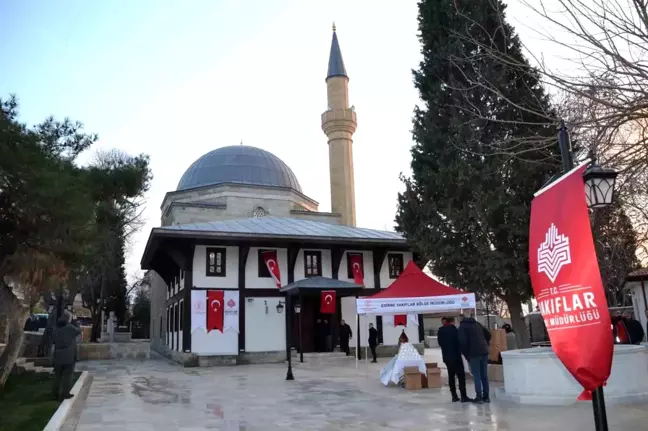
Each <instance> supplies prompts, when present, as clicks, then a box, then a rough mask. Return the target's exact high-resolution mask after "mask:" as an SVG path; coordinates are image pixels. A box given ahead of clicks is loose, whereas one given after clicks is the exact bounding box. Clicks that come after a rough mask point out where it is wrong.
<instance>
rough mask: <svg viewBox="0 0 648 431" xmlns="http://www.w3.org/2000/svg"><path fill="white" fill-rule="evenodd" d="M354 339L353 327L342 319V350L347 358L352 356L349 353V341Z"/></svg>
mask: <svg viewBox="0 0 648 431" xmlns="http://www.w3.org/2000/svg"><path fill="white" fill-rule="evenodd" d="M351 337H353V332H351V327H350V326H349V325H347V323H346V322H345V321H344V319H342V322H340V350H342V351H343V352H344V353H346V355H347V356H349V355H350V352H349V340H350V339H351Z"/></svg>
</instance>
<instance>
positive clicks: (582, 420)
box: [77, 359, 648, 431]
mask: <svg viewBox="0 0 648 431" xmlns="http://www.w3.org/2000/svg"><path fill="white" fill-rule="evenodd" d="M386 362H387V361H386V360H383V361H382V363H379V364H369V365H368V366H367V365H365V363H364V362H362V363H361V364H359V368H358V369H356V367H355V362H354V361H353V362H350V363H347V362H346V361H333V363H331V364H328V365H320V364H306V363H305V364H296V365H295V367H294V374H295V379H296V380H295V381H286V380H285V375H286V367H285V365H283V364H264V365H244V366H236V367H214V368H200V369H196V368H194V369H185V368H182V367H181V366H179V365H174V364H173V363H170V362H169V361H167V360H156V359H151V360H148V361H137V360H122V361H117V360H111V361H96V362H85V363H79V364H78V365H77V368H78V369H79V370H89V371H91V372H92V373H93V375H94V380H93V384H92V388H91V390H90V394H89V397H88V400H87V402H86V405H85V408H84V410H83V412H82V414H81V418H80V420H79V423H78V426H77V430H78V431H95V430H99V429H100V430H102V431H109V430H113V429H121V430H124V429H137V430H143V431H148V430H155V431H165V430H182V431H194V430H205V429H216V430H239V431H240V430H284V429H286V430H288V429H292V430H295V429H301V430H309V431H310V430H372V431H374V430H403V429H406V430H408V431H417V430H421V431H423V430H425V431H430V430H438V431H482V430H490V431H493V430H497V431H546V430H549V429H575V430H590V429H594V425H593V423H592V409H591V405H590V404H588V403H584V404H579V405H576V406H571V407H564V408H559V407H532V406H518V405H514V404H507V403H503V402H498V401H497V400H493V402H492V403H491V404H484V405H467V404H457V403H452V402H451V401H450V395H449V392H448V389H447V387H444V388H441V389H429V390H420V391H406V390H404V389H402V388H395V387H390V388H386V387H384V386H382V385H381V383H380V381H379V379H378V373H379V370H380V368H381V366H384V364H385V363H386ZM468 386H469V387H471V386H472V385H471V384H469V385H468ZM608 419H609V425H610V429H613V430H615V431H625V430H628V431H630V430H632V431H634V430H637V429H644V428H645V424H646V422H648V409H647V408H646V405H615V406H614V407H612V406H610V407H609V408H608Z"/></svg>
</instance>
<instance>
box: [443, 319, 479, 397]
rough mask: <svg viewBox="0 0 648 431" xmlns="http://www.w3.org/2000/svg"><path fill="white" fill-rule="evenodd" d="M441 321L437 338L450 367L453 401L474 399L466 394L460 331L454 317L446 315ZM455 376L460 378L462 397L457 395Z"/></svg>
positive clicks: (449, 378)
mask: <svg viewBox="0 0 648 431" xmlns="http://www.w3.org/2000/svg"><path fill="white" fill-rule="evenodd" d="M441 323H442V324H443V325H442V326H441V327H440V328H439V330H438V331H437V340H438V342H439V347H441V353H442V355H443V363H444V364H446V367H447V368H448V385H450V393H451V394H452V402H453V403H454V402H457V401H461V402H462V403H466V402H470V401H472V400H471V399H470V398H468V395H467V394H466V372H465V370H464V365H463V360H462V359H461V348H460V346H459V331H458V330H457V327H456V326H455V325H454V317H444V318H443V319H441ZM455 377H456V378H457V379H458V380H459V393H460V394H461V398H459V397H458V396H457V387H456V385H455Z"/></svg>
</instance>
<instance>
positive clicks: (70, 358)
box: [52, 311, 81, 401]
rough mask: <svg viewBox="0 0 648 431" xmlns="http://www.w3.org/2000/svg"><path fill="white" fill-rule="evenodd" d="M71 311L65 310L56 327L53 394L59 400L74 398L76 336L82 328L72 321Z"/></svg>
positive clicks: (54, 336)
mask: <svg viewBox="0 0 648 431" xmlns="http://www.w3.org/2000/svg"><path fill="white" fill-rule="evenodd" d="M70 318H71V316H70V313H69V312H68V311H64V312H63V315H62V316H61V318H60V319H59V320H58V323H57V325H56V329H54V335H53V344H54V357H53V359H52V363H53V365H54V384H53V385H52V395H54V397H55V398H57V399H58V400H59V401H63V400H64V399H66V398H72V394H71V393H70V390H71V389H72V377H73V376H74V364H75V363H76V358H77V343H76V338H77V336H78V335H79V334H80V333H81V329H79V328H78V327H77V326H74V325H72V324H71V323H70Z"/></svg>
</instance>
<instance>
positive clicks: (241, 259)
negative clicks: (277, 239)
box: [238, 245, 250, 352]
mask: <svg viewBox="0 0 648 431" xmlns="http://www.w3.org/2000/svg"><path fill="white" fill-rule="evenodd" d="M238 252H239V255H238V291H239V336H238V347H239V352H244V351H245V267H246V265H247V259H248V255H249V254H250V246H249V245H239V248H238Z"/></svg>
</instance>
